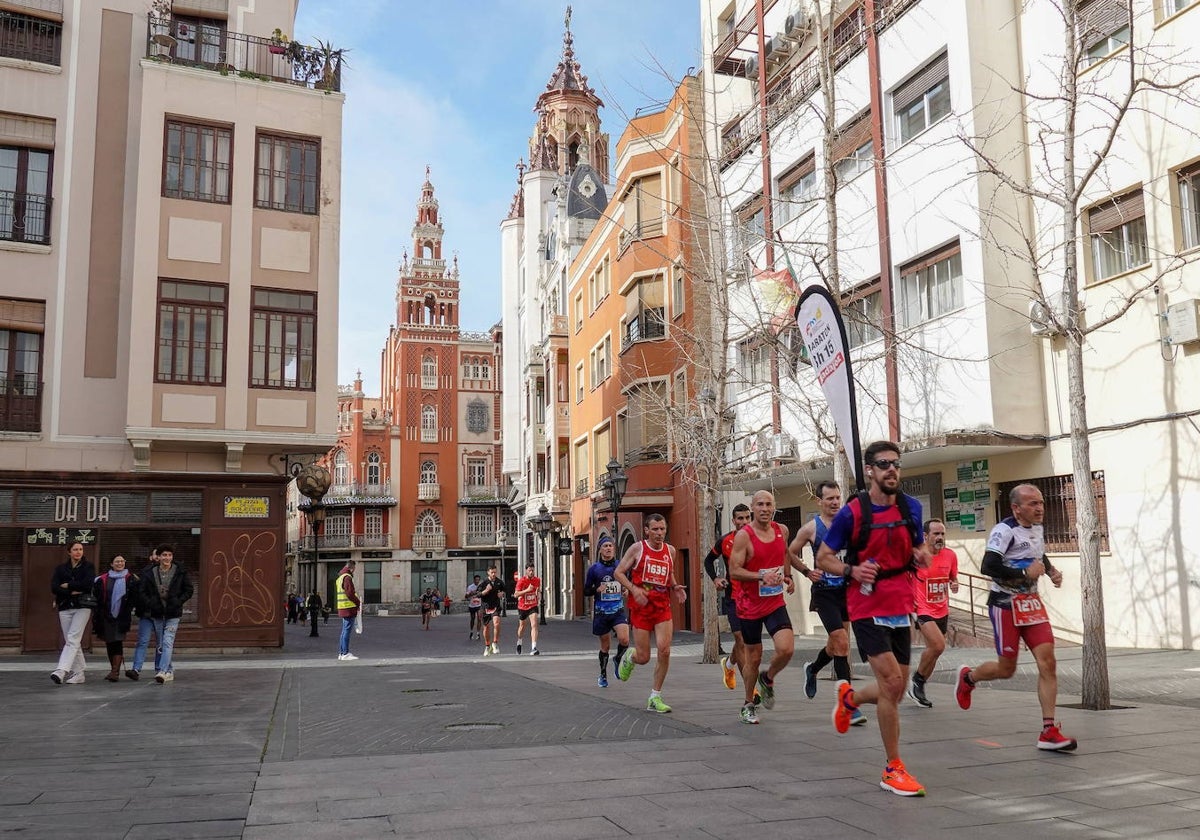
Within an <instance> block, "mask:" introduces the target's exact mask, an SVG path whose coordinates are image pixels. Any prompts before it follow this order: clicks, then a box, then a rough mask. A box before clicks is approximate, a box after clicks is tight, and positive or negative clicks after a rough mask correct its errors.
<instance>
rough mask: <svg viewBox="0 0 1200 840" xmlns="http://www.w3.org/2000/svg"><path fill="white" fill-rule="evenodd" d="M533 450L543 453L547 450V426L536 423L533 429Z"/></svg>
mask: <svg viewBox="0 0 1200 840" xmlns="http://www.w3.org/2000/svg"><path fill="white" fill-rule="evenodd" d="M532 430H533V448H534V450H535V451H541V450H543V449H545V448H546V424H545V423H534V424H533V427H532Z"/></svg>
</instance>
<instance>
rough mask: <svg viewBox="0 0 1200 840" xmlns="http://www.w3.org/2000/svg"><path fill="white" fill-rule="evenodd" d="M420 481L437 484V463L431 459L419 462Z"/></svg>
mask: <svg viewBox="0 0 1200 840" xmlns="http://www.w3.org/2000/svg"><path fill="white" fill-rule="evenodd" d="M421 483H422V484H437V464H435V463H433V461H422V462H421Z"/></svg>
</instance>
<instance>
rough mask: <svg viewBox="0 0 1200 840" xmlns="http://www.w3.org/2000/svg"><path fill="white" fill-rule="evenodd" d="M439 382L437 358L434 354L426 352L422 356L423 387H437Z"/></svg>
mask: <svg viewBox="0 0 1200 840" xmlns="http://www.w3.org/2000/svg"><path fill="white" fill-rule="evenodd" d="M437 386H438V383H437V359H435V358H434V357H433V354H431V353H426V354H425V355H424V356H423V357H422V358H421V387H422V388H436V387H437Z"/></svg>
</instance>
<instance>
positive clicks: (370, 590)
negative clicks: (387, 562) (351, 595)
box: [362, 560, 383, 604]
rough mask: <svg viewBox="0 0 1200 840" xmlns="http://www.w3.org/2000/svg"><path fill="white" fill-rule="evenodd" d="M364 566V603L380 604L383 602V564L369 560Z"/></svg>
mask: <svg viewBox="0 0 1200 840" xmlns="http://www.w3.org/2000/svg"><path fill="white" fill-rule="evenodd" d="M362 566H363V594H362V599H363V602H364V603H367V604H378V603H380V602H382V601H383V563H381V562H380V561H378V560H367V561H365V562H364V563H363V564H362Z"/></svg>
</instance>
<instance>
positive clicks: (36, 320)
mask: <svg viewBox="0 0 1200 840" xmlns="http://www.w3.org/2000/svg"><path fill="white" fill-rule="evenodd" d="M45 324H46V304H45V303H44V302H43V301H40V300H17V299H16V298H5V299H2V300H0V329H5V330H17V331H19V332H29V333H40V332H45V329H46V327H45Z"/></svg>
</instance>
